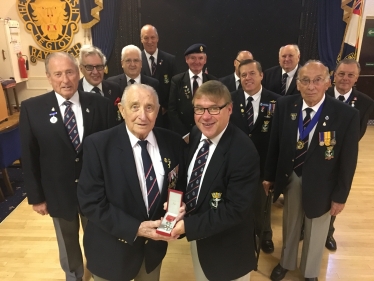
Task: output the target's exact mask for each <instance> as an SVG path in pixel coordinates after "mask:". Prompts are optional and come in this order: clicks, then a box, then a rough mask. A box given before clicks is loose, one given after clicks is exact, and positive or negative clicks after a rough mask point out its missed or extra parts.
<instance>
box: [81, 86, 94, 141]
mask: <svg viewBox="0 0 374 281" xmlns="http://www.w3.org/2000/svg"><path fill="white" fill-rule="evenodd" d="M79 101H80V103H81V110H82V116H83V127H84V133H83V139H84V138H85V137H86V136H88V135H90V134H91V132H92V126H93V124H92V123H93V120H94V116H95V107H94V106H92V103H91V100H90V99H89V98H88V96H87V95H86V94H84V93H83V92H79Z"/></svg>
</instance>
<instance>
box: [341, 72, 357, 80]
mask: <svg viewBox="0 0 374 281" xmlns="http://www.w3.org/2000/svg"><path fill="white" fill-rule="evenodd" d="M346 74H347V76H348V78H351V79H352V78H355V77H356V74H353V73H345V72H338V73H337V74H336V75H338V76H339V77H340V78H343V77H344V76H345V75H346Z"/></svg>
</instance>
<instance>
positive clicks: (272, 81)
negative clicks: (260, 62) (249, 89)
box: [262, 45, 300, 96]
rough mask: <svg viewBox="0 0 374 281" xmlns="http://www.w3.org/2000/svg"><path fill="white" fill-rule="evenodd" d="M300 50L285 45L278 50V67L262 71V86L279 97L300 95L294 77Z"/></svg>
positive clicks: (298, 66)
mask: <svg viewBox="0 0 374 281" xmlns="http://www.w3.org/2000/svg"><path fill="white" fill-rule="evenodd" d="M299 61H300V50H299V47H298V46H297V45H286V46H283V47H281V48H280V50H279V65H277V66H273V67H271V68H269V69H266V70H265V71H264V79H263V80H262V85H263V86H264V87H265V88H266V89H268V90H269V91H272V92H274V93H277V94H280V95H281V96H286V95H287V96H289V95H295V94H300V92H299V91H298V89H297V87H296V77H297V72H298V71H299V68H300V65H299Z"/></svg>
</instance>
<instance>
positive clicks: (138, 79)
mask: <svg viewBox="0 0 374 281" xmlns="http://www.w3.org/2000/svg"><path fill="white" fill-rule="evenodd" d="M125 76H126V81H127V82H129V80H130V79H133V78H130V77H128V76H127V75H126V74H125ZM134 80H135V82H136V83H138V84H140V83H141V82H140V74H139V75H138V77H136V78H134Z"/></svg>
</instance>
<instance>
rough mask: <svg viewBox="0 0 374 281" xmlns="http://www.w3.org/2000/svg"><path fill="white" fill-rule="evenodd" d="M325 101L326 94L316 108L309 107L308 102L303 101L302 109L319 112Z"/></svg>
mask: <svg viewBox="0 0 374 281" xmlns="http://www.w3.org/2000/svg"><path fill="white" fill-rule="evenodd" d="M324 101H325V94H323V97H322V99H321V100H320V101H319V102H318V103H317V104H316V105H315V106H312V107H310V106H309V105H307V104H306V102H305V101H304V100H303V107H302V110H304V109H305V108H308V107H309V108H311V109H313V111H314V112H317V111H318V109H319V107H320V106H321V105H322V103H323V102H324Z"/></svg>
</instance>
